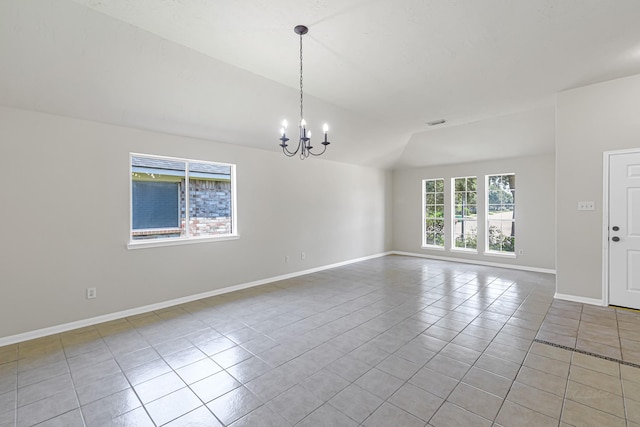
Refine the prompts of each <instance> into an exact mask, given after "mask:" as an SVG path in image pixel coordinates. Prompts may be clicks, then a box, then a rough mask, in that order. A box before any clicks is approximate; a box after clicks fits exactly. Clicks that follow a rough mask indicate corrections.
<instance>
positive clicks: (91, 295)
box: [87, 288, 98, 299]
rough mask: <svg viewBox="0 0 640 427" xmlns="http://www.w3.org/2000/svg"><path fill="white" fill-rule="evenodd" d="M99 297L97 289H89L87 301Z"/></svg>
mask: <svg viewBox="0 0 640 427" xmlns="http://www.w3.org/2000/svg"><path fill="white" fill-rule="evenodd" d="M97 296H98V293H97V292H96V288H87V299H93V298H95V297H97Z"/></svg>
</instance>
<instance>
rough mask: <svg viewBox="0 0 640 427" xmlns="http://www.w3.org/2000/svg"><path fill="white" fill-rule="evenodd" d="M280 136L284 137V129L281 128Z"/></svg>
mask: <svg viewBox="0 0 640 427" xmlns="http://www.w3.org/2000/svg"><path fill="white" fill-rule="evenodd" d="M280 135H282V136H284V128H280Z"/></svg>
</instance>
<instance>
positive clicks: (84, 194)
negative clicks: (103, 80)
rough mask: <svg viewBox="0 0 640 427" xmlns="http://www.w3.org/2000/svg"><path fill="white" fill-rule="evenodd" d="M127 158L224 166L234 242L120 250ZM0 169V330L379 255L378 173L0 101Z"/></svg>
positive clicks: (383, 222) (385, 244)
mask: <svg viewBox="0 0 640 427" xmlns="http://www.w3.org/2000/svg"><path fill="white" fill-rule="evenodd" d="M267 137H268V136H267ZM273 143H274V144H276V143H277V141H275V140H274V142H273ZM331 149H336V150H339V149H340V147H339V145H338V144H335V147H334V145H332V146H331ZM129 152H139V153H149V154H159V155H166V156H175V157H184V158H191V159H201V160H209V161H220V162H228V163H235V164H236V165H237V196H238V200H237V206H238V224H239V227H238V231H239V233H240V238H239V239H238V240H232V241H221V242H212V243H201V244H194V245H183V246H171V247H159V248H147V249H139V250H138V249H137V250H127V248H126V244H127V242H128V238H129V229H128V227H129V175H128V172H129V170H128V162H129ZM0 177H1V178H2V182H3V185H2V186H1V187H0V200H2V209H0V224H2V225H3V230H2V256H1V257H0V271H1V273H0V274H1V275H0V278H1V286H0V338H2V337H7V336H11V335H15V334H21V333H25V332H28V331H34V330H37V329H40V328H46V327H51V326H55V325H59V324H65V323H68V322H73V321H78V320H82V319H87V318H91V317H95V316H99V315H104V314H109V313H114V312H118V311H122V310H126V309H131V308H135V307H140V306H144V305H148V304H154V303H158V302H162V301H167V300H172V299H175V298H179V297H184V296H189V295H194V294H198V293H202V292H207V291H211V290H214V289H219V288H224V287H228V286H232V285H239V284H243V283H247V282H251V281H254V280H260V279H266V278H269V277H274V276H278V275H282V274H286V273H291V272H295V271H302V270H306V269H310V268H314V267H320V266H324V265H329V264H332V263H336V262H341V261H346V260H351V259H356V258H359V257H364V256H368V255H373V254H378V253H382V252H385V251H387V250H390V249H391V239H390V231H391V204H390V203H391V201H390V199H389V198H388V197H389V196H388V195H390V193H391V190H390V188H391V173H390V172H385V171H382V170H378V169H372V168H365V167H360V166H352V165H347V164H342V163H336V162H330V161H326V160H322V159H308V160H305V161H300V160H299V159H289V158H285V157H284V156H283V155H282V154H281V153H277V152H268V151H263V150H257V149H251V148H244V147H239V146H234V145H228V144H222V143H216V142H211V141H205V140H199V139H193V138H186V137H180V136H174V135H168V134H160V133H153V132H148V131H141V130H136V129H130V128H123V127H117V126H112V125H105V124H100V123H95V122H89V121H84V120H77V119H71V118H65V117H60V116H53V115H47V114H41V113H35V112H29V111H24V110H17V109H10V108H5V107H0ZM301 251H304V252H306V260H305V261H302V260H300V252H301ZM285 255H290V256H291V261H290V262H289V263H288V264H285V263H284V256H285ZM90 286H91V287H97V292H98V298H96V299H94V300H86V299H85V288H87V287H90Z"/></svg>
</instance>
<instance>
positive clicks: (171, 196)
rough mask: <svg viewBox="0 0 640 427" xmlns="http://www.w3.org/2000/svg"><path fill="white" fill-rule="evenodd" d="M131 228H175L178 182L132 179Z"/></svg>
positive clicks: (177, 225) (176, 224)
mask: <svg viewBox="0 0 640 427" xmlns="http://www.w3.org/2000/svg"><path fill="white" fill-rule="evenodd" d="M132 185H133V189H132V191H133V197H132V201H133V229H134V230H140V229H147V228H177V227H179V226H180V222H179V221H180V219H179V215H178V214H179V212H178V209H179V207H178V183H175V182H148V181H133V182H132Z"/></svg>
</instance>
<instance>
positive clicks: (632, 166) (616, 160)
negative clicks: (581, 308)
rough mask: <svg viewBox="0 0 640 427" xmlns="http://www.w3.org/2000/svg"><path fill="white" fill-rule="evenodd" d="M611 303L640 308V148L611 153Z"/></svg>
mask: <svg viewBox="0 0 640 427" xmlns="http://www.w3.org/2000/svg"><path fill="white" fill-rule="evenodd" d="M609 303H610V304H613V305H619V306H623V307H631V308H638V309H640V152H637V153H621V154H611V155H610V156H609Z"/></svg>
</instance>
